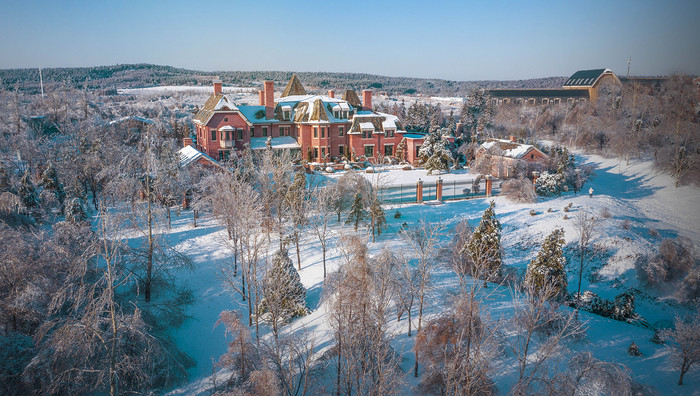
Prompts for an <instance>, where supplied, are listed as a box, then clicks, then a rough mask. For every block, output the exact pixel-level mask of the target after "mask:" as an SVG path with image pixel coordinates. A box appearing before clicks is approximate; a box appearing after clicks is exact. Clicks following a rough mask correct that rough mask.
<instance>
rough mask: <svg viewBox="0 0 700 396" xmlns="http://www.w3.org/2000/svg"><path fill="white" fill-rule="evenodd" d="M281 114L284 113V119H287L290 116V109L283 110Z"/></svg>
mask: <svg viewBox="0 0 700 396" xmlns="http://www.w3.org/2000/svg"><path fill="white" fill-rule="evenodd" d="M283 114H284V115H283V117H284V119H285V120H288V119H289V117H290V114H291V111H289V110H285V111H284V113H283Z"/></svg>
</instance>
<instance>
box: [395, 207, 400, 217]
mask: <svg viewBox="0 0 700 396" xmlns="http://www.w3.org/2000/svg"><path fill="white" fill-rule="evenodd" d="M394 218H395V219H400V218H401V212H399V210H398V209H396V213H394Z"/></svg>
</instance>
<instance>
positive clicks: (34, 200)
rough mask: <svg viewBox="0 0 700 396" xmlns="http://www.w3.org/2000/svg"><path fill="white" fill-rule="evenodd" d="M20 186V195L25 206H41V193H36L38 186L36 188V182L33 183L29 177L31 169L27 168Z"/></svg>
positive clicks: (30, 207)
mask: <svg viewBox="0 0 700 396" xmlns="http://www.w3.org/2000/svg"><path fill="white" fill-rule="evenodd" d="M20 183H21V184H20V186H19V191H18V192H19V197H20V199H21V200H22V204H24V206H25V207H27V208H29V209H32V208H36V207H37V206H39V195H38V194H37V193H36V188H34V183H32V180H31V178H30V177H29V170H28V169H27V170H26V171H25V172H24V176H22V180H21V182H20Z"/></svg>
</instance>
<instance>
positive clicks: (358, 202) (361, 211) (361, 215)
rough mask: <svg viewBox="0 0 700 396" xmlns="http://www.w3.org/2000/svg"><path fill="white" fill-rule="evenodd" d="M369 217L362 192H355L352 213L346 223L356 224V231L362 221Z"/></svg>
mask: <svg viewBox="0 0 700 396" xmlns="http://www.w3.org/2000/svg"><path fill="white" fill-rule="evenodd" d="M366 219H367V211H366V210H365V204H364V202H363V201H362V195H360V193H357V194H355V200H354V201H353V203H352V206H351V207H350V214H349V215H348V218H347V219H346V220H345V224H352V225H354V226H355V231H357V227H358V226H359V225H360V223H362V222H364V221H365V220H366Z"/></svg>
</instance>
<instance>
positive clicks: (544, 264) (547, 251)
mask: <svg viewBox="0 0 700 396" xmlns="http://www.w3.org/2000/svg"><path fill="white" fill-rule="evenodd" d="M563 245H564V230H563V229H561V228H557V229H555V230H554V231H552V233H551V234H549V235H548V236H547V238H546V239H545V240H544V243H543V244H542V249H541V250H540V251H539V253H537V257H535V258H534V259H533V260H532V261H531V262H530V264H529V265H528V266H527V272H526V273H525V284H526V285H528V286H529V287H532V288H533V289H534V290H535V291H536V292H537V291H540V290H542V289H543V287H544V286H545V282H546V283H550V284H552V285H554V287H555V288H556V293H555V294H554V295H552V296H548V297H552V298H561V297H562V296H565V295H566V287H567V286H568V280H567V278H566V271H565V270H564V265H565V264H566V257H564V252H563V250H562V246H563Z"/></svg>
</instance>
